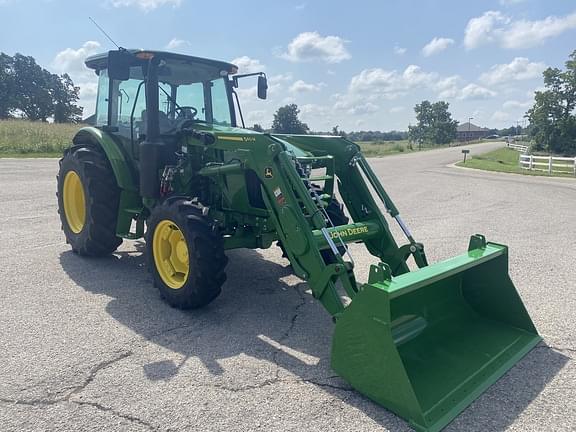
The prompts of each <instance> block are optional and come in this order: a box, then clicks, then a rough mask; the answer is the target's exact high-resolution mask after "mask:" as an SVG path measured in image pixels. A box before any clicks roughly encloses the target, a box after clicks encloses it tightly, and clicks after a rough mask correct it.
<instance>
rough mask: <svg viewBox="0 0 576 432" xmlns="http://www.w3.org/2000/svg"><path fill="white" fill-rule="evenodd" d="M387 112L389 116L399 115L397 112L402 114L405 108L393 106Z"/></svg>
mask: <svg viewBox="0 0 576 432" xmlns="http://www.w3.org/2000/svg"><path fill="white" fill-rule="evenodd" d="M388 111H389V112H390V113H391V114H394V113H399V112H402V111H406V107H403V106H395V107H392V108H390V109H389V110H388Z"/></svg>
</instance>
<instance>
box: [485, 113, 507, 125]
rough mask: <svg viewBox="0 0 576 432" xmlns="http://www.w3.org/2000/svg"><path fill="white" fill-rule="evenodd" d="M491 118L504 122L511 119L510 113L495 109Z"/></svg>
mask: <svg viewBox="0 0 576 432" xmlns="http://www.w3.org/2000/svg"><path fill="white" fill-rule="evenodd" d="M490 120H492V121H494V122H500V123H502V122H505V121H508V120H510V114H508V113H507V112H504V111H495V112H494V113H493V114H492V116H491V117H490Z"/></svg>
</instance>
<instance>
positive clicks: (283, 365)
mask: <svg viewBox="0 0 576 432" xmlns="http://www.w3.org/2000/svg"><path fill="white" fill-rule="evenodd" d="M496 145H497V144H488V145H477V146H473V147H471V149H472V152H473V153H474V152H479V151H481V150H486V149H487V148H491V147H494V146H496ZM460 157H461V154H460V149H458V148H456V149H444V150H437V151H430V152H425V153H422V154H410V155H400V156H394V157H388V158H384V159H380V160H374V161H373V166H374V169H375V170H376V172H377V173H378V175H379V176H380V177H381V179H382V181H383V183H384V184H385V186H386V187H387V189H388V191H389V192H390V194H391V195H392V197H393V198H394V199H395V201H396V203H397V205H398V207H399V209H400V210H401V212H402V214H403V216H404V217H405V220H406V221H407V222H408V224H409V225H410V227H411V228H412V230H413V232H414V234H415V236H416V237H417V239H418V240H419V241H422V242H424V243H425V244H426V246H427V251H428V254H429V257H430V258H431V259H432V260H438V259H444V258H447V257H450V256H452V255H455V254H459V253H462V252H463V251H464V250H465V248H466V246H467V242H468V237H469V236H470V234H472V233H476V232H479V233H484V234H486V236H487V237H488V238H489V239H491V240H494V241H499V242H502V243H506V244H508V245H509V246H510V252H511V257H510V258H511V259H510V268H511V275H512V278H513V280H514V281H515V283H516V285H517V287H518V289H519V291H520V293H521V295H522V297H523V299H524V301H525V304H526V306H527V308H528V310H529V311H530V313H531V315H532V317H533V319H534V322H535V324H536V326H537V327H538V329H539V331H540V332H541V334H542V335H543V336H544V338H545V344H542V345H541V346H539V347H538V348H537V349H535V350H533V351H532V352H531V353H530V354H529V355H528V356H527V357H526V358H525V359H524V360H522V361H521V362H520V363H519V364H518V365H517V366H516V367H515V368H513V369H512V370H511V371H510V372H509V373H508V374H507V375H506V376H505V377H504V378H503V379H501V380H500V381H499V382H498V383H496V384H495V385H494V386H492V387H491V388H490V389H489V390H488V391H487V392H486V393H485V394H484V395H483V396H482V397H481V398H479V399H478V400H477V401H476V402H475V403H474V404H473V405H471V406H470V408H468V409H467V410H466V411H465V412H464V413H463V414H462V415H461V416H460V417H458V419H457V420H456V421H454V422H453V423H452V424H451V425H450V426H449V427H448V428H447V430H448V431H483V432H486V431H502V430H508V431H569V430H575V429H576V420H575V419H574V413H575V412H576V390H575V388H576V366H575V361H574V358H575V355H576V354H575V353H576V337H575V334H576V320H575V317H576V314H575V311H576V283H575V282H574V275H573V269H574V267H575V264H576V247H575V240H574V239H575V238H576V224H575V223H574V219H575V216H576V181H570V180H563V179H546V178H533V177H523V176H517V175H502V174H492V173H485V172H480V171H473V170H465V169H458V168H453V167H448V166H447V165H448V164H450V163H452V162H454V161H456V160H458V159H459V158H460ZM56 169H57V162H56V161H55V160H0V185H1V188H0V203H1V205H0V222H1V224H0V245H1V246H0V281H1V285H0V344H1V345H0V346H1V349H0V430H2V431H46V430H61V431H69V430H74V431H103V430H126V431H128V430H129V431H140V430H142V431H150V430H153V431H167V430H196V431H223V430H226V431H246V430H262V431H274V430H278V431H302V430H306V431H330V430H334V431H359V430H361V431H409V430H410V428H409V427H408V426H407V425H406V423H404V422H403V421H402V420H400V419H398V418H397V417H396V416H394V415H392V414H390V413H389V412H388V411H386V410H385V409H383V408H381V407H379V406H376V405H375V404H373V403H371V402H370V401H368V400H367V399H366V398H364V397H362V396H361V395H359V394H358V393H356V392H354V391H351V390H350V388H349V387H348V386H347V384H346V383H344V382H343V381H341V380H340V379H338V378H337V377H335V376H334V373H333V372H332V371H331V370H330V368H329V349H330V336H331V334H332V328H333V325H332V323H331V320H330V319H329V317H328V315H327V314H326V313H325V312H324V311H323V309H322V308H321V306H320V305H319V304H318V303H316V302H315V301H314V300H313V299H312V298H311V296H310V295H309V293H308V291H307V286H306V284H304V283H302V282H301V281H300V280H298V279H297V278H295V277H294V276H293V275H291V273H290V269H289V267H288V266H287V262H286V261H285V260H283V259H282V258H281V256H280V252H279V251H278V250H277V249H276V248H274V249H270V250H267V251H233V252H230V253H229V256H230V264H229V266H228V282H227V283H226V285H225V287H224V292H223V294H222V296H220V297H219V298H218V299H217V300H216V301H215V302H214V303H213V304H212V305H210V306H209V307H207V308H205V309H204V310H201V311H196V312H180V311H176V310H174V309H171V308H170V307H168V306H166V305H165V304H164V303H163V302H162V301H160V299H159V296H158V294H157V292H156V291H155V289H154V288H153V287H152V286H151V283H150V280H149V276H148V274H147V271H146V264H145V259H144V257H143V255H142V250H143V244H142V243H141V242H125V243H124V244H123V246H122V247H121V249H120V250H119V252H118V253H117V254H115V255H114V256H113V257H111V258H107V259H97V260H87V259H81V258H79V257H77V256H75V255H74V254H72V253H71V252H70V250H69V249H68V247H67V246H66V245H65V243H64V239H63V235H62V233H61V232H60V230H59V228H60V226H59V221H58V218H57V215H56V201H55V197H54V192H55V179H54V178H55V173H56ZM354 255H355V258H356V261H357V264H358V267H359V271H358V273H359V278H360V279H365V277H366V270H367V268H368V264H369V263H371V262H374V260H372V259H370V257H368V256H367V255H366V253H365V252H363V251H362V250H361V249H359V248H354Z"/></svg>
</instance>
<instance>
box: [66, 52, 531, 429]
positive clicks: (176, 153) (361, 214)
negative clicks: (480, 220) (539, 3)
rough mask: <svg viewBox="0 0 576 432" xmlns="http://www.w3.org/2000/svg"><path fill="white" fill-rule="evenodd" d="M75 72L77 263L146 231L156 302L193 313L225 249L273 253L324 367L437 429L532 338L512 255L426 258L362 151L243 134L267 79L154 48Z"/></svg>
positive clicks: (490, 247)
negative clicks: (358, 253)
mask: <svg viewBox="0 0 576 432" xmlns="http://www.w3.org/2000/svg"><path fill="white" fill-rule="evenodd" d="M86 65H87V66H88V67H89V68H91V69H93V70H94V71H95V72H96V74H97V75H98V77H99V84H98V98H97V104H96V115H95V118H96V119H95V126H94V127H85V128H82V129H80V130H79V131H78V133H77V134H76V136H75V137H74V139H73V142H72V145H71V146H70V147H69V148H68V149H67V150H66V151H65V152H64V157H63V158H62V159H61V161H60V171H59V174H58V206H59V211H60V218H61V221H62V227H63V230H64V234H65V236H66V240H67V242H68V243H69V244H70V246H71V247H72V250H73V251H75V252H76V253H78V254H79V255H82V256H103V255H107V254H111V253H113V252H114V251H115V250H116V248H118V246H120V244H121V243H122V241H123V239H138V238H141V237H145V239H146V247H147V252H146V253H147V255H148V257H149V267H150V269H151V272H152V275H153V280H154V284H155V285H156V287H158V289H159V291H160V294H161V296H162V297H163V298H164V299H165V300H166V301H167V302H168V303H169V304H170V305H172V306H174V307H177V308H182V309H189V308H198V307H201V306H204V305H206V304H207V303H209V302H211V301H212V300H214V299H215V298H216V297H217V296H218V295H219V294H220V290H221V287H222V284H223V283H224V281H225V279H226V275H225V267H226V263H227V257H226V255H225V251H226V250H228V249H235V248H252V249H255V248H269V247H271V246H275V245H276V244H277V243H278V244H279V245H280V246H281V247H282V249H283V251H284V254H285V256H286V257H287V258H288V260H289V261H290V263H291V265H292V268H293V270H294V272H295V274H296V275H297V276H299V277H300V278H302V279H303V280H305V281H306V282H307V283H308V285H309V287H310V289H311V291H312V295H313V296H314V298H316V299H317V300H318V301H320V303H321V304H322V305H323V306H324V308H325V309H326V310H327V312H328V313H329V314H330V315H331V316H332V317H333V318H334V321H335V333H334V337H333V342H332V367H333V369H334V370H335V371H336V372H337V373H338V374H339V375H340V376H342V378H343V379H345V380H346V381H348V382H349V383H350V384H351V385H352V386H353V387H354V388H356V389H357V390H358V391H360V392H361V393H363V394H365V395H366V396H368V397H369V398H371V399H373V400H374V401H376V402H377V403H379V404H381V405H383V406H385V407H387V408H389V409H390V410H392V411H394V412H395V413H397V414H399V415H400V416H402V417H404V418H405V419H407V420H408V421H409V422H410V423H411V425H412V426H413V427H414V428H415V429H417V430H421V431H437V430H440V429H442V428H443V427H444V426H445V425H446V424H448V423H449V422H450V421H451V420H452V419H453V418H454V417H456V416H457V415H458V413H459V412H461V411H462V410H463V409H464V408H465V407H466V406H467V405H469V404H470V403H471V402H472V401H473V400H474V399H475V398H477V397H478V396H479V395H480V394H481V393H482V392H483V391H484V390H485V389H486V388H488V387H489V386H490V385H491V384H492V383H494V382H495V381H496V380H497V379H498V378H499V377H501V376H502V375H503V374H504V373H505V372H506V371H507V370H509V369H510V368H511V367H512V366H513V365H514V364H515V363H516V362H517V361H518V360H519V359H520V358H521V357H522V356H524V355H525V354H526V353H527V352H528V351H530V349H532V348H533V347H534V346H535V345H536V344H537V343H538V342H539V340H540V337H539V336H538V333H537V331H536V329H535V327H534V325H533V324H532V321H531V320H530V317H529V316H528V313H527V312H526V309H525V308H524V305H523V304H522V301H521V299H520V297H519V296H518V294H517V292H516V289H515V287H514V285H513V283H512V281H511V280H510V278H509V276H508V251H507V247H506V246H503V245H501V244H496V243H489V242H486V240H485V238H484V237H483V236H482V235H473V236H472V237H471V239H470V245H469V248H468V250H467V251H466V252H465V253H463V254H462V255H460V256H457V257H455V258H451V259H449V260H446V261H442V262H438V263H435V264H429V263H428V260H427V259H426V255H425V253H424V247H423V245H422V244H421V243H418V242H417V241H416V240H415V239H414V237H413V236H412V234H411V233H410V231H409V229H408V227H407V226H406V225H405V223H404V222H403V221H402V219H401V217H400V215H399V212H398V210H397V208H396V207H395V205H394V203H393V202H392V200H391V199H390V197H389V196H388V194H387V193H386V191H385V190H384V188H383V187H382V185H381V184H380V182H379V181H378V178H377V177H376V175H375V174H374V172H373V171H372V169H371V168H370V165H369V164H368V163H367V161H366V159H365V158H364V157H363V155H362V153H361V152H360V148H359V147H358V146H357V145H356V144H354V143H353V142H351V141H348V140H346V139H344V138H342V137H338V136H313V135H279V134H269V133H257V132H254V131H251V130H248V129H245V128H244V123H243V120H242V111H241V109H240V103H239V100H238V95H237V93H236V88H237V87H238V86H239V81H240V80H241V79H243V78H247V77H250V76H256V78H257V93H258V96H259V97H260V98H262V99H264V98H266V89H267V81H266V76H265V75H264V74H263V73H258V74H247V75H238V74H237V72H238V69H237V67H236V66H234V65H232V64H229V63H226V62H221V61H215V60H208V59H204V58H198V57H191V56H185V55H180V54H173V53H166V52H158V51H147V50H124V49H121V50H118V51H110V52H108V53H105V54H101V55H96V56H92V57H90V58H88V59H87V60H86ZM248 79H254V78H248ZM336 188H337V190H338V193H339V197H340V198H341V200H342V203H340V202H339V201H338V200H337V198H336V196H335V190H336ZM381 207H382V208H384V209H385V211H384V212H382V211H381V210H380V208H381ZM344 209H346V213H345V212H344ZM347 215H348V216H349V217H350V218H351V220H350V219H349V218H348V216H347ZM388 220H395V222H397V223H398V224H399V226H400V228H401V230H402V232H403V233H404V234H405V237H406V241H405V244H403V245H399V244H397V243H396V241H395V239H394V238H393V236H392V234H391V232H390V228H389V225H388ZM351 242H361V243H363V244H364V245H365V246H366V248H367V250H368V251H369V252H370V253H371V254H372V255H374V256H375V257H376V259H377V262H376V263H375V264H374V265H372V266H371V267H370V269H369V277H368V283H365V284H360V283H357V282H356V279H355V271H356V269H355V268H354V262H353V260H352V257H351V254H350V252H349V250H348V246H347V245H348V244H349V243H351ZM411 257H412V258H413V259H414V261H415V263H416V265H417V267H418V269H416V270H413V271H411V270H410V268H409V267H408V265H407V260H408V259H409V258H411ZM256 271H257V269H256ZM230 289H233V286H231V287H230Z"/></svg>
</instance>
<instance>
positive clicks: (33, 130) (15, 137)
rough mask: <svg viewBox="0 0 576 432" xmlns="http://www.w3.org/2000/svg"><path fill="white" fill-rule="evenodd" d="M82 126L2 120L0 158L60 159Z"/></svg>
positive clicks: (0, 126)
mask: <svg viewBox="0 0 576 432" xmlns="http://www.w3.org/2000/svg"><path fill="white" fill-rule="evenodd" d="M80 127H82V125H78V124H52V123H43V122H31V121H27V120H0V157H59V156H61V155H62V151H63V150H64V148H65V147H67V146H69V145H70V143H71V142H72V137H73V136H74V134H75V133H76V132H77V131H78V129H79V128H80Z"/></svg>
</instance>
